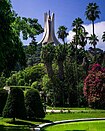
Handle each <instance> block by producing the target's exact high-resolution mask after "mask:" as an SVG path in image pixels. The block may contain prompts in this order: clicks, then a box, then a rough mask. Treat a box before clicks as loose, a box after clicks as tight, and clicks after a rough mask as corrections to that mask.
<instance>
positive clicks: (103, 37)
mask: <svg viewBox="0 0 105 131" xmlns="http://www.w3.org/2000/svg"><path fill="white" fill-rule="evenodd" d="M102 40H103V42H105V32H103V35H102Z"/></svg>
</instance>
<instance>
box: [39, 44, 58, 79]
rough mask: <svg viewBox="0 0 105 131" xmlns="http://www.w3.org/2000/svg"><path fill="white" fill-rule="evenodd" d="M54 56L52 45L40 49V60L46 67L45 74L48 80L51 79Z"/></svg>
mask: <svg viewBox="0 0 105 131" xmlns="http://www.w3.org/2000/svg"><path fill="white" fill-rule="evenodd" d="M54 55H55V47H54V45H53V43H49V44H47V45H45V46H43V47H42V51H41V59H42V60H43V62H44V64H45V66H46V69H47V73H48V76H49V77H50V78H52V77H53V74H54V73H53V69H52V62H53V59H54Z"/></svg>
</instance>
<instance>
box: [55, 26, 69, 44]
mask: <svg viewBox="0 0 105 131" xmlns="http://www.w3.org/2000/svg"><path fill="white" fill-rule="evenodd" d="M66 31H67V27H65V26H60V27H59V28H58V31H57V34H58V38H59V39H61V40H62V41H63V44H65V38H66V37H67V35H68V33H67V32H66Z"/></svg>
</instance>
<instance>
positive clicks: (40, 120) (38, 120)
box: [27, 118, 53, 123]
mask: <svg viewBox="0 0 105 131" xmlns="http://www.w3.org/2000/svg"><path fill="white" fill-rule="evenodd" d="M27 120H29V121H35V122H42V123H51V122H53V121H50V120H46V119H35V118H31V119H27Z"/></svg>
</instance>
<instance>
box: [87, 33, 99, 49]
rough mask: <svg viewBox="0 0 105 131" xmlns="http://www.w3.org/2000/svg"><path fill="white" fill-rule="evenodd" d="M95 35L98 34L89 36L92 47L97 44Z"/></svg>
mask: <svg viewBox="0 0 105 131" xmlns="http://www.w3.org/2000/svg"><path fill="white" fill-rule="evenodd" d="M97 37H98V36H96V35H95V34H94V35H92V34H91V36H90V37H89V43H90V44H91V45H93V47H95V46H96V45H97V42H98V41H99V40H98V38H97ZM94 49H95V48H94Z"/></svg>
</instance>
